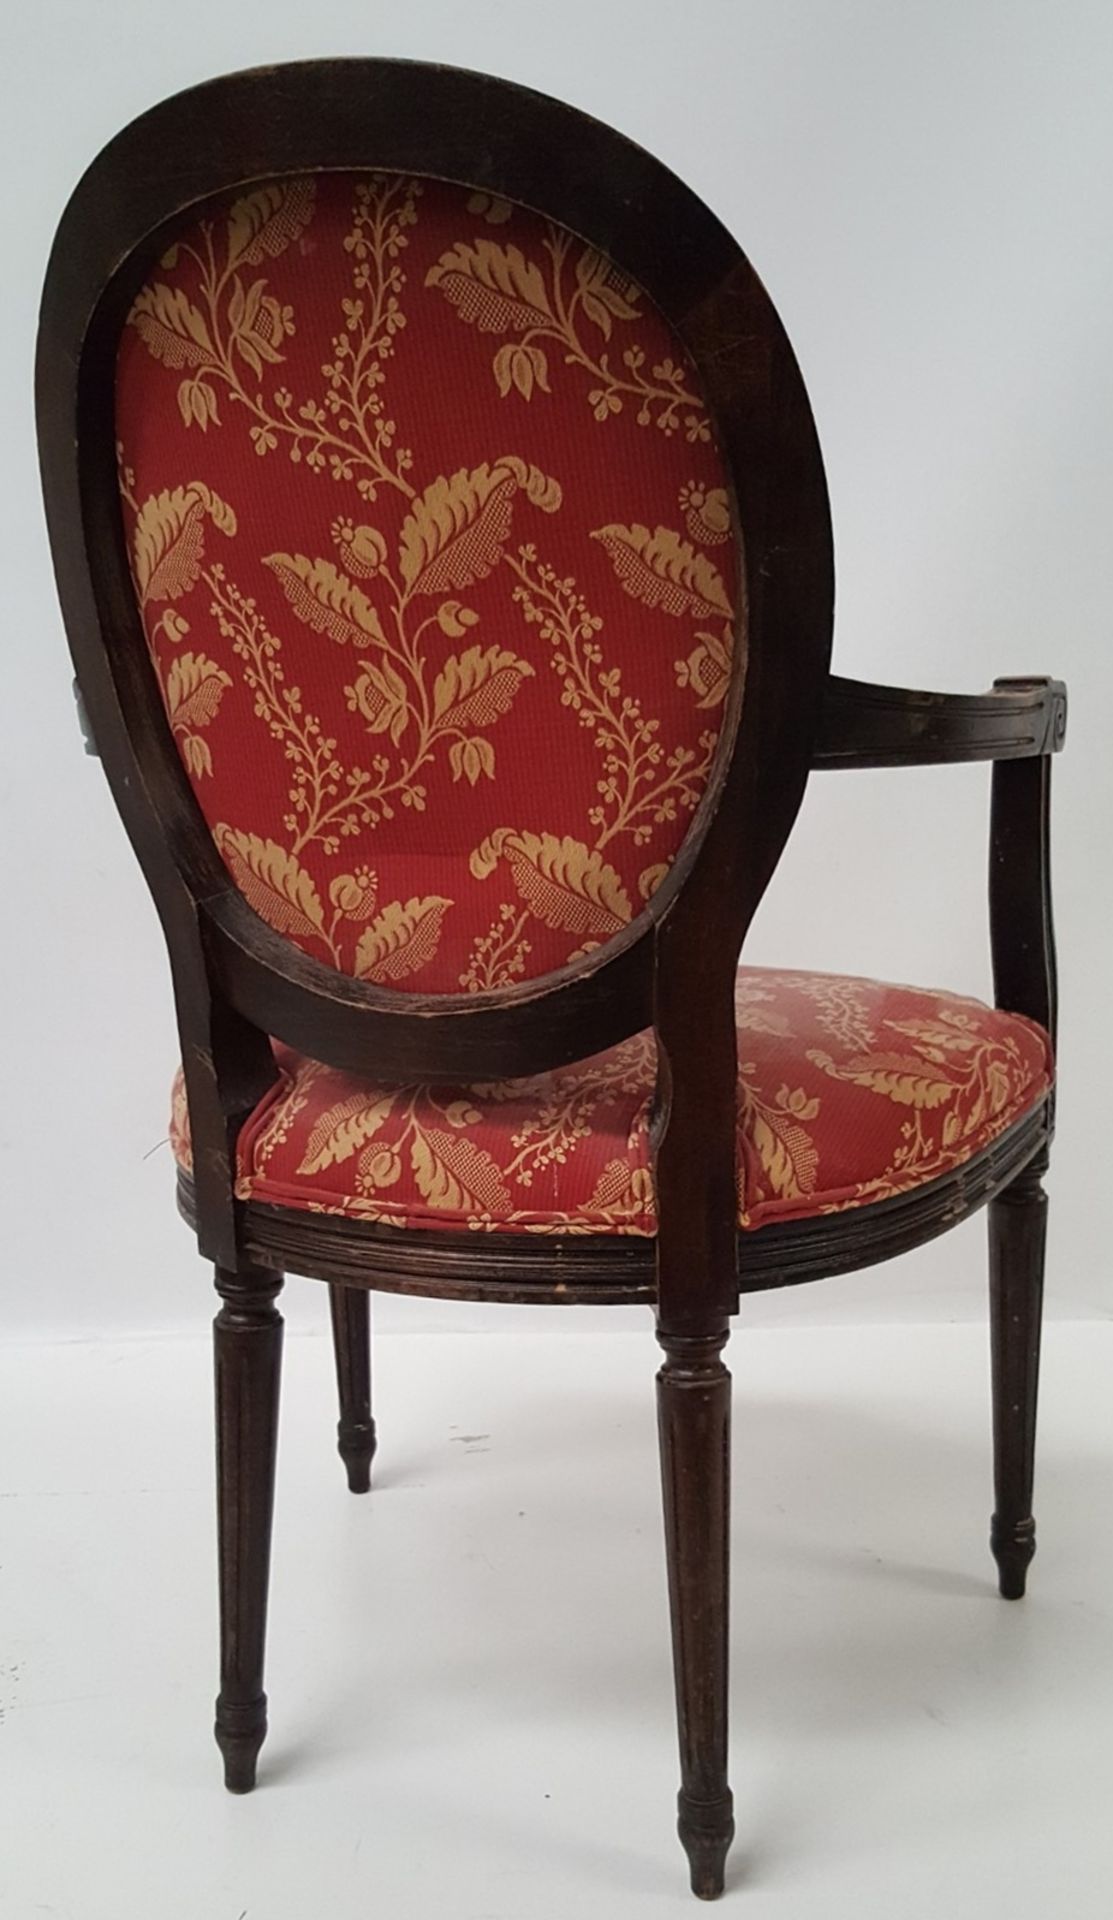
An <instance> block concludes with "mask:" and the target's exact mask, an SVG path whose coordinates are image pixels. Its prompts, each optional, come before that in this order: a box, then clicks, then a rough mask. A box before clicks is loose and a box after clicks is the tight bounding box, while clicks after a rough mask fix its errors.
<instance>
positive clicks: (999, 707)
mask: <svg viewBox="0 0 1113 1920" xmlns="http://www.w3.org/2000/svg"><path fill="white" fill-rule="evenodd" d="M1066 725H1067V690H1066V687H1065V686H1064V685H1063V682H1062V681H1061V680H1050V679H1045V678H1040V677H1038V676H1036V675H1031V676H1029V677H1027V678H1023V679H1013V680H995V681H994V683H993V689H992V691H991V692H990V693H973V694H968V693H915V692H909V691H906V690H905V689H904V688H902V687H877V686H871V685H870V684H869V682H867V681H864V680H843V679H841V678H840V677H839V675H838V674H832V675H831V677H830V679H829V680H828V682H827V689H826V693H825V695H824V701H823V709H822V712H821V715H820V722H819V736H818V739H817V742H816V748H815V753H814V757H813V759H812V766H813V767H814V768H816V769H817V770H822V771H828V770H829V769H831V768H833V767H924V766H940V765H945V764H946V763H947V762H949V761H956V762H957V761H962V760H1029V759H1035V758H1039V757H1040V756H1042V755H1043V754H1048V753H1058V751H1059V749H1060V747H1061V746H1062V744H1063V739H1064V736H1065V734H1066Z"/></svg>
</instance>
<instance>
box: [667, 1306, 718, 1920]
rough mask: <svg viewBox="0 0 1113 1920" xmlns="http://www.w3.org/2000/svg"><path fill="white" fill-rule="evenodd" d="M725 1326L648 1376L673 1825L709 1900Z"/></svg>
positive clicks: (713, 1881)
mask: <svg viewBox="0 0 1113 1920" xmlns="http://www.w3.org/2000/svg"><path fill="white" fill-rule="evenodd" d="M728 1332H729V1329H728V1328H727V1327H725V1326H723V1327H720V1328H719V1329H718V1330H717V1331H715V1332H713V1333H708V1334H701V1335H698V1336H693V1335H691V1334H671V1333H668V1332H666V1331H665V1330H664V1329H661V1328H659V1329H658V1334H657V1338H658V1339H659V1341H660V1342H661V1345H662V1347H663V1348H664V1351H665V1361H664V1365H663V1366H662V1367H661V1370H660V1372H659V1373H658V1375H657V1416H658V1430H659V1433H660V1441H661V1478H662V1484H663V1491H664V1506H665V1550H666V1555H667V1559H668V1576H669V1607H670V1611H671V1615H672V1648H673V1667H674V1671H675V1676H676V1712H677V1722H678V1727H679V1733H680V1781H681V1785H680V1795H679V1801H678V1805H679V1819H678V1822H677V1830H678V1832H679V1834H680V1839H681V1842H682V1844H683V1847H684V1850H685V1852H686V1853H687V1855H688V1862H689V1865H690V1868H691V1877H692V1891H693V1893H695V1894H698V1895H699V1897H700V1899H702V1900H714V1899H715V1898H716V1897H717V1895H719V1894H720V1893H721V1892H722V1890H723V1870H724V1866H725V1863H726V1857H727V1851H728V1849H729V1847H730V1843H731V1840H732V1839H733V1837H734V1816H733V1801H732V1798H731V1791H730V1788H729V1786H728V1785H727V1665H728V1636H729V1595H728V1579H729V1558H730V1374H729V1373H728V1372H727V1369H726V1367H725V1366H724V1365H723V1363H722V1360H721V1359H720V1354H721V1352H722V1349H723V1347H724V1346H725V1345H726V1341H727V1336H728Z"/></svg>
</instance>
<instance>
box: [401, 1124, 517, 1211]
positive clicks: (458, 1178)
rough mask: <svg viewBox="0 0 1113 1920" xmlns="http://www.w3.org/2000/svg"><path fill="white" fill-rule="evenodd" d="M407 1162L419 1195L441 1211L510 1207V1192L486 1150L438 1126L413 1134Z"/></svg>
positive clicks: (492, 1209) (425, 1128)
mask: <svg viewBox="0 0 1113 1920" xmlns="http://www.w3.org/2000/svg"><path fill="white" fill-rule="evenodd" d="M410 1164H411V1166H412V1167H413V1172H414V1180H415V1181H416V1183H417V1190H418V1192H419V1193H420V1195H421V1197H422V1199H423V1200H424V1201H426V1203H427V1204H428V1205H429V1206H431V1207H436V1208H437V1209H438V1211H440V1212H444V1213H469V1214H477V1213H498V1212H505V1211H507V1210H508V1209H509V1207H510V1195H509V1194H508V1193H507V1191H506V1188H505V1186H504V1185H503V1183H502V1176H501V1174H500V1172H499V1169H498V1167H497V1166H496V1165H495V1162H494V1161H493V1160H492V1158H491V1156H490V1154H489V1153H485V1152H484V1151H483V1148H482V1147H477V1146H476V1145H475V1144H474V1142H473V1141H471V1140H468V1139H466V1138H464V1137H462V1136H460V1135H459V1134H452V1133H446V1132H445V1131H444V1129H443V1128H442V1127H424V1128H422V1129H421V1130H420V1131H419V1132H417V1133H415V1134H414V1137H413V1141H412V1143H411V1146H410Z"/></svg>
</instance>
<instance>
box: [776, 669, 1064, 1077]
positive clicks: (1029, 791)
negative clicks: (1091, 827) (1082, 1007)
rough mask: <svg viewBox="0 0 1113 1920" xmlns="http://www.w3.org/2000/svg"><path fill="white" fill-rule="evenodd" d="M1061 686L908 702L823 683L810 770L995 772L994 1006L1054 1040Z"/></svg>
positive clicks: (1024, 683) (859, 684) (891, 693)
mask: <svg viewBox="0 0 1113 1920" xmlns="http://www.w3.org/2000/svg"><path fill="white" fill-rule="evenodd" d="M1066 724H1067V690H1066V687H1065V686H1064V685H1063V682H1062V681H1061V680H1051V679H1044V678H1039V677H1037V676H1035V675H1033V676H1031V677H1030V678H1026V679H1009V680H995V681H994V683H993V689H992V691H991V692H990V693H981V694H948V693H911V692H905V691H904V690H903V689H902V688H899V687H878V686H870V685H868V684H867V683H866V682H864V681H859V680H842V679H839V678H838V676H837V675H834V674H832V676H831V678H830V680H829V682H828V686H827V694H826V699H825V702H824V707H823V713H822V717H821V720H820V728H819V738H818V743H817V746H816V749H815V754H814V756H813V760H812V765H813V768H817V769H824V770H828V769H831V768H834V767H913V766H932V765H942V764H946V763H947V762H949V761H962V760H992V761H994V762H995V765H994V768H993V797H992V804H991V810H990V851H989V934H990V947H991V950H992V956H993V986H994V997H995V999H996V1002H997V1005H998V1006H999V1007H1002V1008H1007V1009H1008V1011H1009V1012H1011V1013H1023V1014H1027V1015H1028V1017H1029V1019H1031V1020H1037V1021H1038V1022H1039V1024H1040V1025H1041V1026H1042V1027H1045V1028H1046V1029H1047V1031H1048V1032H1049V1033H1050V1034H1051V1037H1052V1039H1053V1040H1054V1037H1055V1021H1056V977H1055V937H1054V930H1053V927H1052V918H1051V860H1050V800H1051V758H1050V756H1051V755H1052V754H1053V753H1058V751H1059V749H1060V748H1061V746H1062V745H1063V740H1064V737H1065V734H1066Z"/></svg>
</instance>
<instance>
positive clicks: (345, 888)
mask: <svg viewBox="0 0 1113 1920" xmlns="http://www.w3.org/2000/svg"><path fill="white" fill-rule="evenodd" d="M378 891H379V881H378V876H377V875H376V874H375V873H373V872H372V871H371V870H370V868H368V867H361V868H360V871H359V872H358V873H338V874H337V875H336V877H335V879H333V880H330V881H329V889H328V897H329V901H330V903H331V904H332V905H333V906H334V907H336V908H338V909H339V911H340V912H341V913H342V914H343V915H344V917H345V919H347V920H367V919H369V918H370V916H371V915H372V914H373V913H374V911H375V901H376V899H377V897H378Z"/></svg>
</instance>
